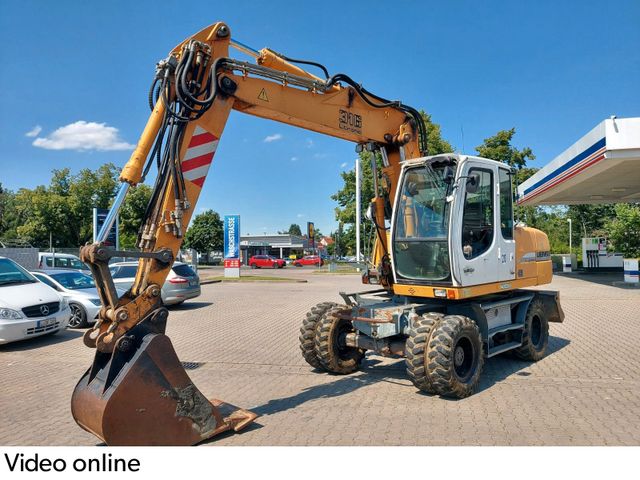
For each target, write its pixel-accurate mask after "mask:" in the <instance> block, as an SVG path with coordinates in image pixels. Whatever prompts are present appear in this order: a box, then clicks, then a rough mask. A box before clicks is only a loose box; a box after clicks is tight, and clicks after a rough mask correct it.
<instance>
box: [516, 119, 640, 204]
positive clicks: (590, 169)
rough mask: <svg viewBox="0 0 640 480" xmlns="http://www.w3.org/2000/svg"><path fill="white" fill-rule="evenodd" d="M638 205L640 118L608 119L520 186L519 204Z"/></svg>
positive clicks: (639, 198)
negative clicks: (628, 203)
mask: <svg viewBox="0 0 640 480" xmlns="http://www.w3.org/2000/svg"><path fill="white" fill-rule="evenodd" d="M622 202H640V117H637V118H615V117H612V118H610V119H607V120H604V121H603V122H601V123H600V124H598V125H597V126H596V127H595V128H594V129H593V130H591V131H590V132H589V133H587V134H586V135H585V136H584V137H582V138H581V139H580V140H578V141H577V142H576V143H574V144H573V145H571V147H569V148H568V149H566V150H565V151H564V152H562V153H561V154H560V155H558V156H557V157H556V158H554V159H553V160H552V161H551V162H549V163H548V164H547V165H545V166H544V167H543V168H541V169H540V170H539V171H538V172H536V174H535V175H533V176H532V177H530V178H529V179H527V181H526V182H523V183H522V185H520V186H519V187H518V204H519V205H558V204H561V205H571V204H581V203H622Z"/></svg>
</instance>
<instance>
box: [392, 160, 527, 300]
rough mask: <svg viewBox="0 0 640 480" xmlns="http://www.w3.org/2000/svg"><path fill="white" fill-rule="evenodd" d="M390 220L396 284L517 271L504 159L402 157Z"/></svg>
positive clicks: (482, 278)
mask: <svg viewBox="0 0 640 480" xmlns="http://www.w3.org/2000/svg"><path fill="white" fill-rule="evenodd" d="M391 223H392V259H393V261H392V266H393V271H394V274H395V279H396V282H397V283H399V284H404V285H429V286H431V285H437V286H451V287H461V286H473V285H478V284H489V283H491V282H505V281H509V280H514V279H515V278H516V269H515V232H514V230H515V229H514V222H513V208H512V185H511V169H510V168H509V167H508V166H506V165H503V164H501V163H499V162H496V161H494V160H489V159H486V158H481V157H472V156H466V155H455V154H447V155H437V156H433V157H426V158H421V159H415V160H410V161H406V162H405V163H404V164H403V166H402V171H401V175H400V181H399V185H398V191H397V194H396V204H395V208H394V217H393V219H392V222H391Z"/></svg>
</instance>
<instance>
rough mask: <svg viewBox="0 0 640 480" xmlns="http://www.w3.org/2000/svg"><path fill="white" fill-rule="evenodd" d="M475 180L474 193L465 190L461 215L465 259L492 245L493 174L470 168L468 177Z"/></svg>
mask: <svg viewBox="0 0 640 480" xmlns="http://www.w3.org/2000/svg"><path fill="white" fill-rule="evenodd" d="M474 175H475V178H476V181H477V183H478V185H477V187H476V189H475V191H473V192H471V191H469V190H467V192H466V194H465V200H464V213H463V215H462V252H463V254H464V256H465V258H466V259H468V260H470V259H472V258H476V257H478V256H480V255H482V254H483V253H484V252H486V251H487V250H488V249H489V247H491V244H492V243H493V229H494V225H493V223H494V222H493V212H494V204H493V198H494V196H493V173H492V172H491V171H490V170H484V169H480V168H472V169H470V170H469V177H474Z"/></svg>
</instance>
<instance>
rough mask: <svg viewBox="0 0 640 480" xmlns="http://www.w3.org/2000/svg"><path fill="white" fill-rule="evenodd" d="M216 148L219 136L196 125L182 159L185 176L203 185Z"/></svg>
mask: <svg viewBox="0 0 640 480" xmlns="http://www.w3.org/2000/svg"><path fill="white" fill-rule="evenodd" d="M216 148H218V138H217V137H216V136H215V135H213V134H211V133H209V132H207V131H206V130H205V129H204V128H200V127H196V129H195V130H194V132H193V137H191V141H190V142H189V147H188V148H187V152H186V153H185V155H184V158H183V159H182V175H183V176H184V178H185V179H186V180H189V181H191V182H193V183H195V184H196V185H198V186H199V187H202V184H203V183H204V179H205V178H207V172H208V171H209V167H210V166H211V162H212V161H213V154H214V153H216Z"/></svg>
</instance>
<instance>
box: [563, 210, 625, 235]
mask: <svg viewBox="0 0 640 480" xmlns="http://www.w3.org/2000/svg"><path fill="white" fill-rule="evenodd" d="M567 216H568V218H571V220H572V222H573V223H575V224H576V225H577V226H579V228H580V230H581V233H582V236H583V237H599V236H604V235H605V232H606V229H607V227H606V224H607V222H608V221H609V220H611V219H612V218H614V217H615V216H616V210H615V206H614V205H613V204H608V205H569V207H568V211H567Z"/></svg>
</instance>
